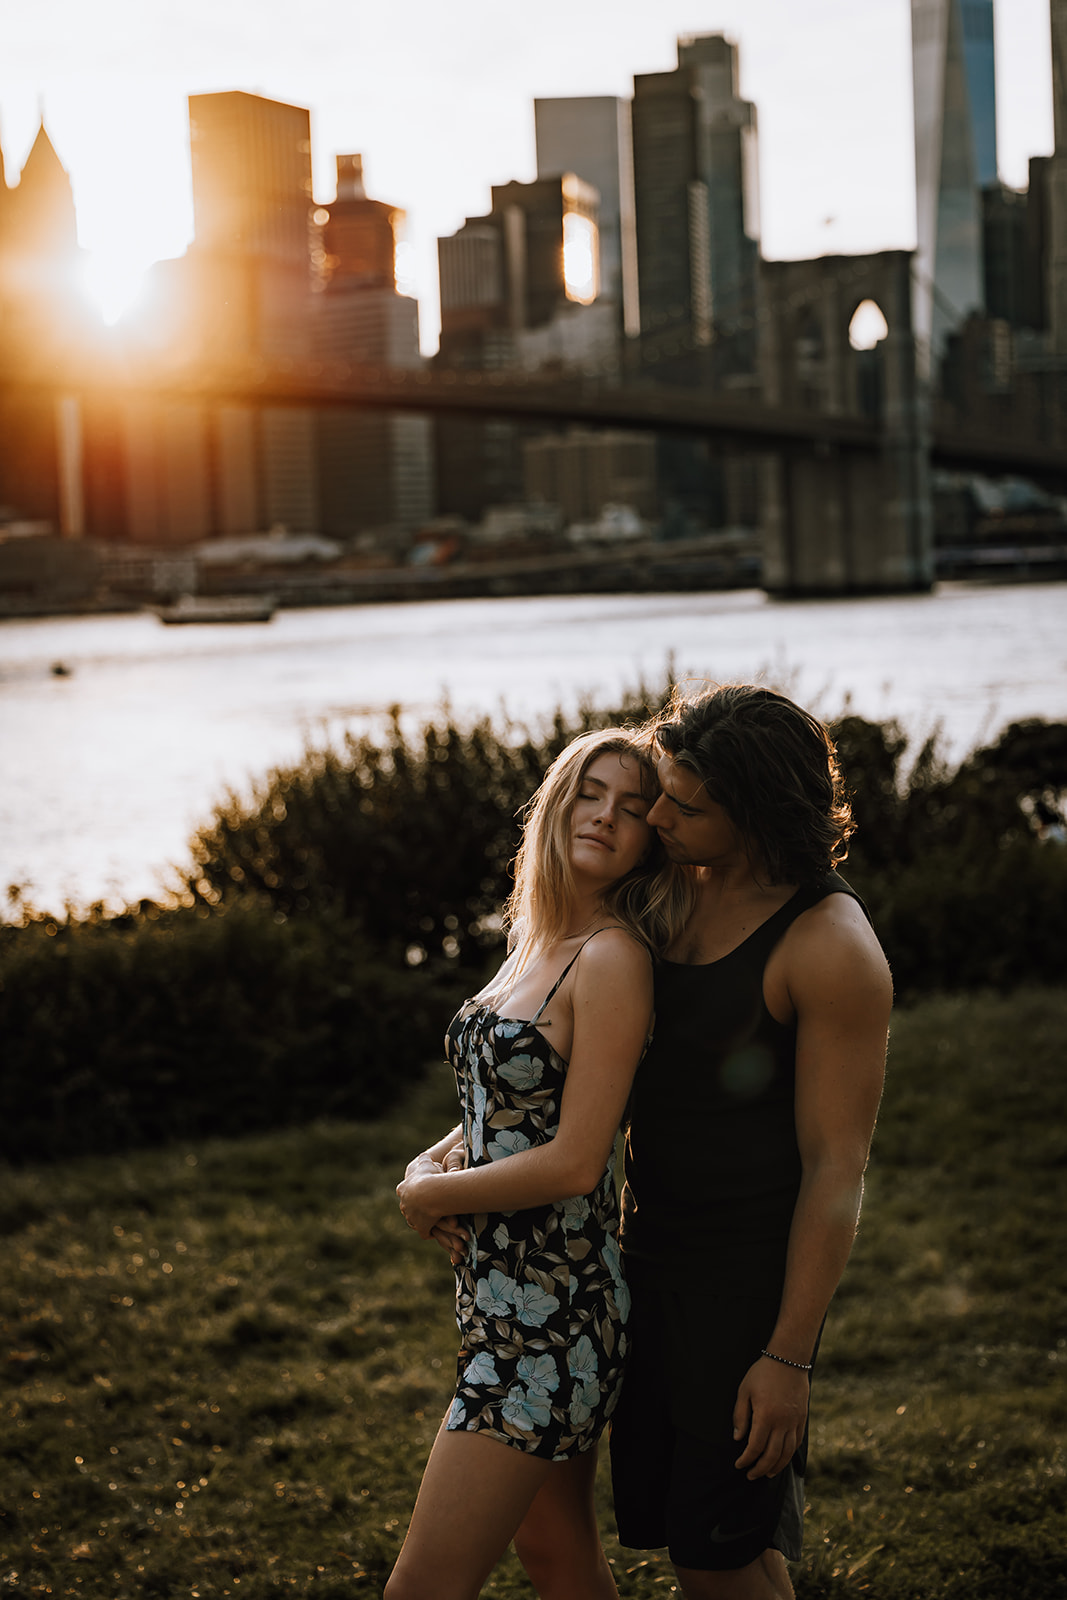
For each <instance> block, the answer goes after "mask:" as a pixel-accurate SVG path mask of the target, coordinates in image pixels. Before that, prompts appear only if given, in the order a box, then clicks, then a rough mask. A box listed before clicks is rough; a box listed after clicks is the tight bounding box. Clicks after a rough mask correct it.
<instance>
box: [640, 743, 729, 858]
mask: <svg viewBox="0 0 1067 1600" xmlns="http://www.w3.org/2000/svg"><path fill="white" fill-rule="evenodd" d="M657 772H658V774H659V782H660V789H661V791H662V792H661V794H660V797H659V799H658V800H657V801H656V803H655V805H654V806H653V807H652V809H651V811H650V812H649V813H648V820H649V822H650V823H651V824H652V826H653V827H654V828H655V829H656V831H657V832H658V834H659V836H660V838H661V840H662V841H663V848H664V850H665V851H666V852H667V854H668V856H669V857H670V859H671V860H672V861H675V862H677V863H678V864H679V865H680V866H688V867H703V866H712V865H719V864H725V863H727V862H730V861H734V860H736V859H737V858H738V857H739V856H743V855H744V854H745V846H744V841H743V839H742V838H741V835H740V834H739V833H738V831H737V829H736V828H735V827H734V825H733V823H732V822H731V821H730V818H729V817H728V816H727V814H726V811H725V809H724V808H723V807H722V806H721V805H719V804H718V802H717V801H715V800H711V799H709V798H708V796H707V794H706V793H705V791H704V784H703V780H702V779H701V778H699V777H698V776H697V774H696V773H695V772H694V771H693V769H692V768H691V767H685V766H679V764H678V763H677V762H676V761H675V760H674V759H673V758H672V757H671V756H668V755H664V756H661V757H660V760H659V764H658V767H657Z"/></svg>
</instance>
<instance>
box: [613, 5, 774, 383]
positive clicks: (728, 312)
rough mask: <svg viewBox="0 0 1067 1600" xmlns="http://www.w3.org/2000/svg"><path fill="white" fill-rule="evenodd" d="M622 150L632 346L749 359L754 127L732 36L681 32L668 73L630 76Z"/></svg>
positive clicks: (754, 284)
mask: <svg viewBox="0 0 1067 1600" xmlns="http://www.w3.org/2000/svg"><path fill="white" fill-rule="evenodd" d="M633 148H634V191H635V201H636V213H637V274H638V284H639V288H640V303H641V337H642V346H643V348H644V349H645V350H646V351H647V353H648V355H649V357H650V359H651V361H652V362H654V363H655V364H656V365H662V364H663V362H664V360H668V361H669V360H670V358H671V357H672V356H673V355H679V356H684V355H685V354H687V353H688V352H691V351H692V350H693V349H699V348H701V347H708V346H711V345H712V344H719V345H720V346H722V350H721V351H720V356H721V360H720V362H719V370H721V371H724V372H725V371H728V370H730V369H731V368H732V369H733V370H742V371H743V370H747V369H749V368H751V366H752V364H753V362H754V353H755V319H756V302H757V291H758V270H759V232H760V225H759V179H758V165H757V128H756V109H755V107H754V106H753V105H751V104H750V103H749V102H748V101H747V100H742V99H741V97H740V94H739V92H738V56H737V47H736V45H734V44H732V43H731V42H730V41H729V40H728V39H726V38H724V37H723V35H721V34H706V35H700V36H697V37H694V38H686V39H680V40H679V41H678V66H677V69H676V70H675V71H673V72H655V73H645V74H641V75H639V76H637V77H635V78H634V100H633ZM728 350H729V351H730V352H731V354H729V355H728V354H727V351H728Z"/></svg>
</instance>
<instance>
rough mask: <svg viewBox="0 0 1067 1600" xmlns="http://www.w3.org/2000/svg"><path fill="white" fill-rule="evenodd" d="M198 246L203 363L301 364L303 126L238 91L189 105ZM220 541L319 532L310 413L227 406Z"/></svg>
mask: <svg viewBox="0 0 1067 1600" xmlns="http://www.w3.org/2000/svg"><path fill="white" fill-rule="evenodd" d="M189 139H190V149H191V153H192V168H193V218H194V224H195V230H196V240H195V243H194V244H193V246H192V248H191V249H190V251H189V255H188V257H187V260H186V263H183V267H184V269H185V276H186V277H187V279H188V290H189V294H190V304H191V307H192V328H193V330H194V335H196V336H198V337H197V338H196V343H198V344H199V348H200V354H201V357H202V358H203V359H207V360H210V359H215V358H219V357H222V358H230V359H234V358H242V357H244V358H252V359H262V358H264V357H266V358H267V359H268V360H269V359H282V360H284V359H290V360H301V359H303V358H305V357H306V356H307V353H308V346H309V339H310V312H311V228H312V221H311V210H312V197H311V117H310V113H309V112H308V111H307V110H306V109H305V108H304V107H303V106H293V105H287V104H285V103H283V102H281V101H277V100H266V99H264V98H263V97H262V96H260V95H254V94H246V93H245V92H244V91H242V90H233V91H228V92H226V93H223V94H197V95H190V97H189ZM219 438H220V444H219V449H218V463H217V476H218V482H219V503H220V505H221V507H222V517H221V521H222V528H223V531H224V532H239V531H250V530H252V529H255V528H256V527H263V526H264V525H265V526H267V527H273V526H277V525H281V526H284V527H287V528H291V529H293V530H299V531H301V532H303V531H309V530H311V529H314V528H315V527H316V526H317V524H318V500H317V483H316V474H315V439H314V417H313V415H312V413H311V412H310V411H309V410H300V409H298V408H282V407H268V408H265V409H264V410H263V411H261V412H259V413H258V414H257V413H253V412H252V411H251V410H250V409H249V408H247V407H238V406H234V407H231V408H228V409H227V411H226V412H224V413H223V414H222V416H221V418H220V434H219Z"/></svg>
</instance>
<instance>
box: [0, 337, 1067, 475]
mask: <svg viewBox="0 0 1067 1600" xmlns="http://www.w3.org/2000/svg"><path fill="white" fill-rule="evenodd" d="M5 389H7V390H19V391H25V390H26V389H47V390H50V391H52V392H56V391H58V392H61V393H66V394H71V393H73V394H83V395H85V396H87V397H88V396H89V395H90V394H97V395H104V394H106V395H109V396H111V397H112V398H116V399H119V398H128V399H134V398H139V399H146V400H147V399H149V398H153V397H154V398H158V399H160V400H171V401H176V400H177V401H180V400H186V401H201V402H205V401H206V402H214V403H216V404H219V403H221V404H234V405H261V406H262V405H269V406H315V407H335V406H336V407H351V408H353V409H373V410H380V409H384V410H389V411H413V412H421V413H437V414H448V415H453V416H459V417H470V418H486V417H495V418H504V417H506V418H508V419H510V420H514V421H525V422H535V421H536V422H545V423H559V422H565V423H577V424H584V425H586V426H588V427H601V428H605V427H610V428H633V429H643V430H654V431H660V432H668V433H682V434H694V433H695V434H701V435H705V436H712V437H714V438H716V439H719V440H721V441H722V442H723V443H724V444H728V445H732V446H734V447H736V448H741V449H746V450H752V451H772V452H777V451H783V452H786V453H808V452H811V451H814V453H816V454H819V455H826V454H832V453H834V452H836V451H843V452H858V453H860V454H877V453H878V452H880V451H881V449H882V448H883V446H884V444H885V441H886V429H885V427H884V425H883V423H881V422H879V421H876V420H874V419H872V418H869V417H863V416H857V415H850V414H837V415H834V414H827V413H823V412H818V411H812V410H790V409H786V408H783V407H778V406H765V405H763V404H762V403H761V402H760V401H758V400H756V399H752V398H748V399H746V398H745V397H743V396H741V395H738V394H736V393H711V392H707V391H704V390H701V389H697V388H682V387H671V386H667V385H661V384H652V383H647V382H641V381H628V382H626V383H622V384H618V385H610V384H608V383H606V382H605V381H604V380H603V379H600V378H583V377H579V378H567V379H558V380H555V381H551V382H545V381H544V380H543V379H541V378H533V377H531V378H524V377H521V376H517V375H516V374H515V373H514V372H507V371H505V372H463V371H454V370H447V369H445V370H442V369H434V368H427V367H419V368H413V369H410V370H406V369H402V368H383V367H369V366H363V367H356V366H349V365H346V364H333V363H321V364H318V363H303V362H301V363H297V362H284V361H279V362H272V363H270V364H267V363H265V362H242V363H236V364H225V365H224V364H221V363H219V364H213V365H210V366H205V365H203V364H198V365H197V366H196V367H193V366H191V365H189V366H175V365H171V364H168V365H161V364H148V363H145V362H138V363H137V364H136V365H134V364H133V363H123V362H120V361H118V360H115V359H110V360H105V361H101V360H95V361H92V362H82V363H79V364H77V365H74V364H70V365H66V366H65V367H64V368H63V369H62V370H57V368H56V367H51V368H49V369H46V370H43V371H41V372H39V373H38V374H35V375H33V376H30V375H29V374H27V375H26V376H23V377H19V378H15V379H13V378H12V377H11V376H10V375H8V376H7V377H6V378H3V379H0V392H2V391H3V390H5ZM890 437H893V435H890ZM895 437H896V439H898V440H899V439H900V434H899V433H897V434H896V435H895ZM930 459H931V461H932V463H933V464H934V465H935V466H941V467H947V468H952V469H955V470H958V471H971V472H983V473H987V474H990V475H993V476H997V475H1003V474H1019V475H1021V476H1025V477H1028V478H1031V479H1033V480H1035V481H1038V482H1041V483H1043V484H1044V485H1045V486H1046V487H1048V488H1050V489H1053V490H1057V491H1060V492H1067V437H1065V438H1062V439H1059V440H1057V441H1055V442H1050V441H1049V440H1045V439H1037V438H1034V437H1032V436H1030V437H1016V436H1014V435H1012V434H1009V433H1004V432H998V433H996V434H987V433H984V432H979V431H975V430H972V429H969V428H965V427H961V426H958V425H957V426H945V425H943V424H942V423H940V422H935V424H934V426H933V428H932V430H931V434H930Z"/></svg>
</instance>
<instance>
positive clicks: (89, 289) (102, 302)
mask: <svg viewBox="0 0 1067 1600" xmlns="http://www.w3.org/2000/svg"><path fill="white" fill-rule="evenodd" d="M146 273H147V265H146V264H144V263H142V262H139V261H134V260H132V259H131V258H130V256H129V255H127V254H126V253H125V252H123V251H117V250H115V251H110V250H106V251H105V250H92V251H90V252H89V253H88V254H87V255H86V258H85V264H84V268H83V275H82V281H83V286H84V290H85V294H86V296H87V298H88V299H89V301H90V303H91V304H92V305H93V306H94V307H95V309H96V310H97V311H98V312H99V313H100V316H101V317H102V318H103V320H104V321H105V322H106V323H107V324H108V325H109V326H114V324H115V323H116V322H118V321H120V319H121V318H122V317H124V316H125V315H126V313H127V312H128V311H131V310H133V309H134V307H135V306H136V305H137V303H138V301H139V300H140V299H141V297H142V296H143V294H144V291H145V278H146Z"/></svg>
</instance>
